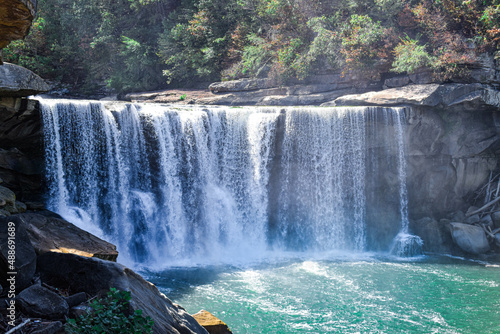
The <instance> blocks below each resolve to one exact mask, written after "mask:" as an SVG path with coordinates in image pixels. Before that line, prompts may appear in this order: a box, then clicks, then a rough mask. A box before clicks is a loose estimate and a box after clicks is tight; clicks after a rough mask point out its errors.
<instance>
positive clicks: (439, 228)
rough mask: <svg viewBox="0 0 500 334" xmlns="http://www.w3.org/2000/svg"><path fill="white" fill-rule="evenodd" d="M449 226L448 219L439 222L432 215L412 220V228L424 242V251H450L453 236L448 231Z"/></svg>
mask: <svg viewBox="0 0 500 334" xmlns="http://www.w3.org/2000/svg"><path fill="white" fill-rule="evenodd" d="M447 226H448V225H447V222H446V221H440V222H437V221H436V220H435V219H432V218H430V217H424V218H422V219H419V220H416V221H413V220H412V221H410V228H411V230H412V231H413V232H414V233H415V234H416V235H418V236H419V237H420V238H422V240H423V242H424V245H423V250H424V252H433V253H448V252H450V246H449V245H450V242H451V237H450V236H449V233H447Z"/></svg>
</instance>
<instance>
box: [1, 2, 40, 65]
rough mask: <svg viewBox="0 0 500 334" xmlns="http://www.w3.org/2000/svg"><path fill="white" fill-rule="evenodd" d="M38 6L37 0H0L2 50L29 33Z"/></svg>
mask: <svg viewBox="0 0 500 334" xmlns="http://www.w3.org/2000/svg"><path fill="white" fill-rule="evenodd" d="M36 6H37V2H36V0H0V50H1V49H3V48H4V47H6V46H7V45H9V43H10V42H12V41H15V40H17V39H22V38H24V36H26V35H27V34H28V32H29V29H30V27H31V21H32V20H33V18H34V17H35V14H36ZM1 63H2V60H1V59H0V64H1Z"/></svg>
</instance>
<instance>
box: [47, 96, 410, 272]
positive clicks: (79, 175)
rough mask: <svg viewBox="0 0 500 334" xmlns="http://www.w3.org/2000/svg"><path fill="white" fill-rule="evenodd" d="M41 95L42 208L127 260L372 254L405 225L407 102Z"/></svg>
mask: <svg viewBox="0 0 500 334" xmlns="http://www.w3.org/2000/svg"><path fill="white" fill-rule="evenodd" d="M40 103H41V111H42V118H43V126H44V134H45V153H46V179H47V184H48V205H49V208H50V209H52V210H54V211H56V212H58V213H59V214H61V215H62V216H63V217H65V218H67V219H68V220H70V221H71V222H73V223H75V224H76V225H78V226H80V227H81V228H83V229H86V230H89V231H91V232H92V233H95V234H97V235H99V236H101V237H104V238H106V239H108V240H109V241H111V242H113V243H115V244H117V245H118V248H119V251H120V254H121V256H124V257H125V258H127V259H131V260H132V261H135V262H148V263H154V262H156V263H165V262H169V261H170V262H172V261H173V260H174V259H193V258H197V259H199V258H205V259H207V260H209V261H213V260H216V261H217V260H226V259H229V258H249V257H255V258H258V257H260V256H263V255H264V254H265V253H266V252H268V251H270V250H272V249H275V250H310V251H331V250H339V251H366V250H370V249H376V248H377V247H378V248H380V247H388V246H389V245H387V243H386V242H381V241H380V240H381V239H383V238H379V236H378V234H380V235H382V234H392V236H394V235H395V234H396V232H397V231H398V230H400V227H401V226H406V228H407V225H408V224H407V221H408V217H407V215H408V213H407V203H408V201H407V195H406V184H405V180H404V179H405V165H404V152H403V150H404V144H403V135H402V123H401V122H402V120H404V109H401V108H362V107H357V108H314V107H311V108H304V107H301V108H279V107H238V108H230V107H202V106H189V107H187V106H186V107H179V106H168V105H155V104H125V103H100V102H88V101H79V102H75V101H65V100H41V101H40ZM394 176H396V178H397V181H398V182H394V179H395V177H394ZM380 189H385V190H387V191H386V194H384V195H381V194H380V191H379V190H380ZM395 192H398V193H399V199H395V198H394V193H395ZM380 206H383V207H384V210H383V211H384V212H390V213H391V214H392V216H391V215H389V216H387V217H390V218H384V219H383V221H384V224H385V225H386V228H385V230H384V231H378V227H376V225H377V224H378V223H377V219H379V218H380V215H379V214H378V213H379V212H381V210H380V209H379V207H380ZM393 213H394V214H393ZM396 216H397V217H396ZM373 217H375V218H373ZM380 221H382V219H380ZM377 243H380V244H377Z"/></svg>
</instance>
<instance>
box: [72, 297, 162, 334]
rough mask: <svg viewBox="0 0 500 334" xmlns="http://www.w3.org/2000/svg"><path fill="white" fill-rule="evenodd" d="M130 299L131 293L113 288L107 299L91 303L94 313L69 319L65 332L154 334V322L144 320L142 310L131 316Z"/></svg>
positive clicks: (81, 333) (75, 333) (76, 333)
mask: <svg viewBox="0 0 500 334" xmlns="http://www.w3.org/2000/svg"><path fill="white" fill-rule="evenodd" d="M130 299H131V296H130V292H128V291H119V290H117V289H115V288H111V289H110V291H109V292H108V293H107V296H106V297H104V298H102V299H99V300H94V301H92V302H91V304H90V307H91V308H92V309H93V311H92V312H90V313H88V314H85V315H82V316H80V317H79V318H77V319H68V320H67V323H66V325H65V330H66V332H67V333H69V334H99V333H102V334H112V333H116V334H120V333H133V334H145V333H152V332H153V321H152V320H151V319H150V318H149V317H147V318H144V317H143V316H142V311H141V310H135V312H134V313H132V314H129V313H130V312H129V303H130Z"/></svg>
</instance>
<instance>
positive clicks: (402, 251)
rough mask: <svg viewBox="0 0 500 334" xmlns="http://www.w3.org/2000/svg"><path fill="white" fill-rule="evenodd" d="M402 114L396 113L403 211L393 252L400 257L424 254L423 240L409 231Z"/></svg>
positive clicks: (401, 209)
mask: <svg viewBox="0 0 500 334" xmlns="http://www.w3.org/2000/svg"><path fill="white" fill-rule="evenodd" d="M401 123H402V122H401V116H400V115H399V114H396V115H395V120H394V124H395V128H396V136H397V140H398V157H399V159H398V171H399V173H398V174H399V178H400V180H399V184H400V186H399V202H400V206H399V207H400V209H399V210H400V213H401V230H400V231H399V233H398V234H397V235H396V237H395V238H394V241H393V244H392V247H391V253H392V254H393V255H396V256H398V257H414V256H419V255H423V251H422V246H423V240H422V239H421V238H420V237H418V236H416V235H412V234H410V232H409V225H410V222H409V220H408V193H407V190H406V162H405V158H404V141H403V127H402V124H401Z"/></svg>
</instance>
